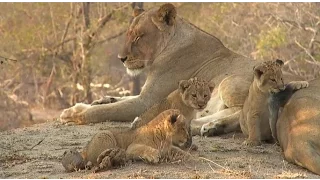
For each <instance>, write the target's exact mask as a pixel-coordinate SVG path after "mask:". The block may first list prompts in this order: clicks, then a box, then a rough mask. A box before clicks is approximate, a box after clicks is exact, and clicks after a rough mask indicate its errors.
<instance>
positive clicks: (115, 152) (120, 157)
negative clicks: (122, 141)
mask: <svg viewBox="0 0 320 180" xmlns="http://www.w3.org/2000/svg"><path fill="white" fill-rule="evenodd" d="M126 161H127V159H126V153H125V151H124V150H123V149H120V148H110V149H107V150H105V151H103V152H102V153H101V154H100V155H99V156H98V158H97V163H99V166H97V167H94V169H93V171H94V172H97V171H99V170H102V169H110V168H113V167H119V166H123V165H125V163H126Z"/></svg>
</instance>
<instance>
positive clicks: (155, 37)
mask: <svg viewBox="0 0 320 180" xmlns="http://www.w3.org/2000/svg"><path fill="white" fill-rule="evenodd" d="M176 14H177V12H176V8H175V7H174V6H173V5H172V4H164V5H162V6H161V7H160V8H153V9H150V10H148V11H144V10H143V9H138V10H136V11H135V12H134V16H135V18H134V19H133V21H132V23H131V25H130V27H129V28H128V30H127V36H126V40H125V43H124V45H123V47H122V49H121V51H120V52H119V54H118V58H119V59H120V60H121V61H122V62H123V65H124V66H125V67H126V68H127V73H128V74H129V75H132V76H135V75H138V74H140V73H141V72H142V71H143V69H145V68H146V67H148V66H150V65H151V64H152V63H153V61H154V60H155V58H157V56H158V55H159V54H160V53H161V52H162V51H163V50H164V49H165V47H166V46H167V45H168V43H169V42H170V40H171V38H172V37H173V36H174V31H175V26H174V25H175V24H176V22H175V18H176Z"/></svg>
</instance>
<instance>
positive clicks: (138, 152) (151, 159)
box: [126, 144, 160, 164]
mask: <svg viewBox="0 0 320 180" xmlns="http://www.w3.org/2000/svg"><path fill="white" fill-rule="evenodd" d="M126 153H127V157H128V159H133V160H141V159H142V160H144V161H147V162H148V163H152V164H155V163H159V161H160V151H159V150H158V149H155V148H152V147H150V146H147V145H144V144H131V145H130V146H129V147H128V149H127V151H126Z"/></svg>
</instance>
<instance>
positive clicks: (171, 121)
mask: <svg viewBox="0 0 320 180" xmlns="http://www.w3.org/2000/svg"><path fill="white" fill-rule="evenodd" d="M179 116H180V115H179V114H172V115H171V116H170V123H171V124H174V123H176V122H177V120H178V118H179Z"/></svg>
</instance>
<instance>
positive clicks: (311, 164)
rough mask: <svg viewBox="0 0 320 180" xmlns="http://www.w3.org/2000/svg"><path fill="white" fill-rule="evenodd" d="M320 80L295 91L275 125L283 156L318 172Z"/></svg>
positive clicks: (319, 161) (319, 158) (319, 151)
mask: <svg viewBox="0 0 320 180" xmlns="http://www.w3.org/2000/svg"><path fill="white" fill-rule="evenodd" d="M319 90H320V79H319V78H318V79H316V80H313V81H310V82H309V86H308V88H304V89H301V90H299V91H297V92H295V93H294V94H293V95H292V96H291V98H290V99H289V100H288V102H287V103H286V104H285V106H284V108H283V110H282V112H281V114H280V116H279V119H278V121H277V125H276V127H277V128H276V131H277V138H278V140H279V144H280V146H281V148H282V150H283V152H284V156H285V159H286V160H287V161H289V162H293V163H295V164H298V165H300V166H302V167H305V168H307V169H309V170H310V171H312V172H314V173H316V174H318V175H320V141H319V139H320V131H319V129H320V123H319V122H320V91H319Z"/></svg>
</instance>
